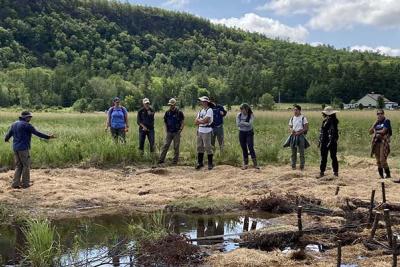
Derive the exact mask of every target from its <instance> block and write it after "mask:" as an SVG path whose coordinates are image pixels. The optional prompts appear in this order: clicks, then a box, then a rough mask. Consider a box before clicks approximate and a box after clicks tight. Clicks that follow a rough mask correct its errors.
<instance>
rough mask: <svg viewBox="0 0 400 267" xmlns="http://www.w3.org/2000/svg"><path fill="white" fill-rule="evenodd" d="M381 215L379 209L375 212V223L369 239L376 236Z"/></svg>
mask: <svg viewBox="0 0 400 267" xmlns="http://www.w3.org/2000/svg"><path fill="white" fill-rule="evenodd" d="M380 217H381V213H380V212H379V211H377V212H375V219H374V223H373V224H372V229H371V235H370V236H369V240H372V239H374V237H375V232H376V229H377V228H378V225H379V220H380Z"/></svg>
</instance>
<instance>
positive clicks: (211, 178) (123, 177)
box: [0, 165, 400, 217]
mask: <svg viewBox="0 0 400 267" xmlns="http://www.w3.org/2000/svg"><path fill="white" fill-rule="evenodd" d="M128 169H129V171H126V170H128ZM128 169H127V168H125V169H108V170H101V169H95V168H90V169H79V168H67V169H38V170H33V171H32V174H31V177H32V178H31V179H32V181H33V183H34V184H33V186H31V187H30V188H29V189H26V190H13V189H11V187H10V182H11V180H12V175H13V172H12V171H8V172H5V173H0V188H2V191H0V202H5V203H9V204H11V205H13V206H16V207H20V208H21V209H24V210H30V211H32V212H39V213H44V214H45V215H48V216H56V217H57V216H61V217H62V216H81V215H82V212H83V210H85V212H86V214H93V215H97V214H99V213H103V212H107V213H108V212H121V211H124V212H126V211H136V210H154V209H159V208H163V207H164V206H166V205H168V204H169V203H171V202H172V201H176V200H182V199H195V198H210V199H232V201H236V202H237V203H240V201H242V200H244V199H249V200H251V199H259V198H260V197H262V196H266V195H267V194H269V192H274V193H276V194H287V193H290V194H293V195H302V196H307V197H310V198H317V199H321V200H322V202H323V205H325V206H326V205H330V204H331V205H332V206H335V205H337V202H338V199H343V198H347V197H349V198H360V199H365V200H368V199H369V197H370V194H371V190H372V189H376V192H377V193H376V199H377V200H380V199H381V194H380V192H381V191H380V179H378V175H377V173H376V169H375V167H374V166H371V167H363V168H355V167H352V168H343V169H342V170H341V173H340V177H339V178H334V179H322V180H318V179H316V178H315V176H316V174H318V169H317V168H314V167H308V168H307V169H306V170H305V171H303V172H301V171H293V170H291V168H290V167H289V166H265V167H263V168H262V169H261V171H256V170H253V169H250V170H245V171H244V170H241V169H240V168H236V167H232V166H226V165H223V166H217V167H215V169H214V170H212V171H208V170H201V171H196V170H194V168H192V167H182V166H176V167H168V168H161V169H158V168H156V169H139V170H134V169H133V168H128ZM397 173H398V170H397V169H394V170H393V176H394V177H396V176H397V175H396V174H397ZM337 186H340V191H339V195H338V196H335V191H336V187H337ZM399 188H400V185H399V184H395V183H392V182H391V181H390V180H387V185H386V197H387V199H388V201H389V202H400V194H398V191H399ZM91 208H93V209H92V210H91Z"/></svg>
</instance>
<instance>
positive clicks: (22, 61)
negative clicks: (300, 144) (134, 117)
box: [0, 0, 400, 111]
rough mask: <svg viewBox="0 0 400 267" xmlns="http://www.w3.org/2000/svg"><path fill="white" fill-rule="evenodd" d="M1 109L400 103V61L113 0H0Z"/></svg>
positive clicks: (370, 53) (82, 109)
mask: <svg viewBox="0 0 400 267" xmlns="http://www.w3.org/2000/svg"><path fill="white" fill-rule="evenodd" d="M0 5H1V7H2V8H1V10H0V106H13V105H20V106H23V107H34V108H42V107H46V106H60V107H70V106H73V107H74V108H75V109H77V110H81V111H85V110H104V109H105V108H106V107H107V106H108V105H109V104H110V99H111V98H112V96H115V95H118V96H120V97H122V98H123V99H124V102H125V105H127V107H128V108H130V109H136V108H137V107H138V105H139V104H140V101H139V100H140V99H141V98H142V97H144V96H146V97H149V98H151V99H152V102H153V103H154V104H155V106H156V108H157V107H160V106H161V105H164V104H165V103H166V101H167V100H168V99H169V98H170V97H176V98H177V99H178V101H179V104H180V105H181V106H194V105H195V104H196V99H197V97H198V96H199V95H204V94H207V95H209V96H211V97H212V98H215V99H217V100H218V101H219V102H221V103H224V104H229V105H233V104H238V103H241V102H244V101H245V102H249V103H251V104H253V105H255V104H259V102H260V101H261V102H262V101H265V100H268V101H269V100H270V98H271V97H272V98H273V99H274V100H275V101H277V100H278V98H280V100H281V101H282V102H316V103H332V102H333V103H340V102H346V103H347V102H350V101H351V100H352V99H358V98H360V97H362V96H363V95H364V94H365V93H367V92H371V91H374V92H379V93H382V94H384V95H385V96H386V97H387V98H389V99H391V100H393V101H400V94H398V91H399V90H398V89H399V88H400V59H398V58H391V57H385V56H382V55H379V54H377V53H372V52H363V53H362V52H357V51H354V52H350V51H348V50H347V49H342V50H336V49H334V48H333V47H331V46H319V47H312V46H310V45H306V44H304V45H302V44H295V43H291V42H288V41H285V40H274V39H269V38H266V37H264V36H262V35H260V34H254V33H248V32H244V31H240V30H237V29H229V28H226V27H223V26H219V25H213V24H211V23H210V22H209V21H208V20H205V19H202V18H198V17H195V16H192V15H190V14H187V13H178V12H172V11H166V10H163V9H158V8H150V7H142V6H136V5H132V4H129V3H122V2H118V1H109V0H21V1H13V0H0Z"/></svg>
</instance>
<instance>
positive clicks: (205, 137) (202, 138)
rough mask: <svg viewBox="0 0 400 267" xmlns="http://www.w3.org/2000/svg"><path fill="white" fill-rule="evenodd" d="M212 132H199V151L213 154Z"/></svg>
mask: <svg viewBox="0 0 400 267" xmlns="http://www.w3.org/2000/svg"><path fill="white" fill-rule="evenodd" d="M211 138H212V132H210V133H200V132H197V153H204V152H207V154H208V155H212V154H213V149H212V146H211Z"/></svg>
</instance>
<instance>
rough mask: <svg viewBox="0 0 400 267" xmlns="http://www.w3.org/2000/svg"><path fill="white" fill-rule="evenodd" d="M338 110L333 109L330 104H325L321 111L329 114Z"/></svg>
mask: <svg viewBox="0 0 400 267" xmlns="http://www.w3.org/2000/svg"><path fill="white" fill-rule="evenodd" d="M338 112H339V111H337V110H334V109H333V108H332V107H331V106H327V107H325V108H324V110H323V111H322V113H324V114H325V115H327V116H330V115H332V114H335V113H338Z"/></svg>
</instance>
